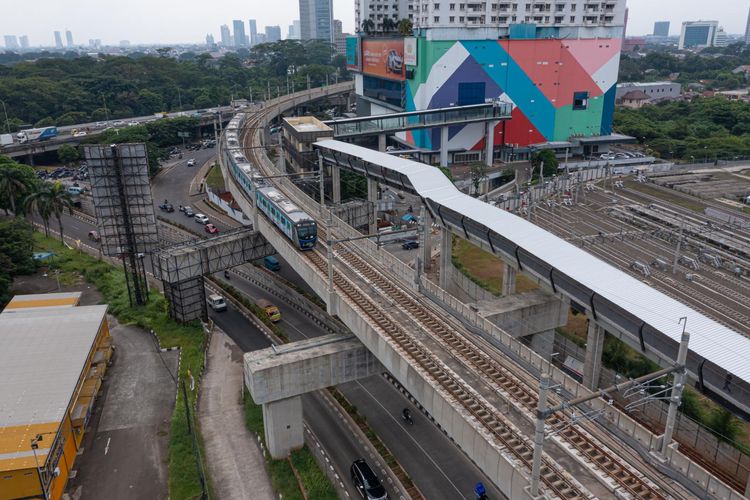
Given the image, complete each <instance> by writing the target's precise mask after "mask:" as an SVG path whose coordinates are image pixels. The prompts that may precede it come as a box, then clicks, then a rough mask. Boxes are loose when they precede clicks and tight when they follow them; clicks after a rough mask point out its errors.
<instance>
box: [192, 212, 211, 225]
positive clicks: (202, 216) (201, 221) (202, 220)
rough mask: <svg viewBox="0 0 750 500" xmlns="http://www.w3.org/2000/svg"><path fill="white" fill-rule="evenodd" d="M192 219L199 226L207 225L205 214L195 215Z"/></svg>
mask: <svg viewBox="0 0 750 500" xmlns="http://www.w3.org/2000/svg"><path fill="white" fill-rule="evenodd" d="M194 219H195V222H197V223H199V224H204V225H205V224H208V216H207V215H205V214H195V217H194Z"/></svg>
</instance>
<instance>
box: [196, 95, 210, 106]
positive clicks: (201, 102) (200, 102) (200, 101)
mask: <svg viewBox="0 0 750 500" xmlns="http://www.w3.org/2000/svg"><path fill="white" fill-rule="evenodd" d="M212 102H213V101H211V97H210V96H209V95H208V94H201V95H199V96H198V97H196V98H195V100H194V101H193V106H195V107H196V108H199V109H200V108H210V107H211V104H212Z"/></svg>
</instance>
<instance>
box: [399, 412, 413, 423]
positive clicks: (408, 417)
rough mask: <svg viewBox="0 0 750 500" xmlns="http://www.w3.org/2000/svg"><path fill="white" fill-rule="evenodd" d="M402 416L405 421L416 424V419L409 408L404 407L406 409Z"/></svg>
mask: <svg viewBox="0 0 750 500" xmlns="http://www.w3.org/2000/svg"><path fill="white" fill-rule="evenodd" d="M401 418H403V419H404V422H406V423H407V424H409V425H414V419H413V418H411V412H410V411H409V409H408V408H404V411H403V412H401Z"/></svg>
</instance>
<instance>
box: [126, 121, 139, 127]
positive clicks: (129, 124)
mask: <svg viewBox="0 0 750 500" xmlns="http://www.w3.org/2000/svg"><path fill="white" fill-rule="evenodd" d="M136 125H138V122H130V123H128V127H135V126H136Z"/></svg>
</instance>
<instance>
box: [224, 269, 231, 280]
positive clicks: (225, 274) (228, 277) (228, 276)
mask: <svg viewBox="0 0 750 500" xmlns="http://www.w3.org/2000/svg"><path fill="white" fill-rule="evenodd" d="M224 277H225V278H226V279H231V277H230V275H229V271H224Z"/></svg>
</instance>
